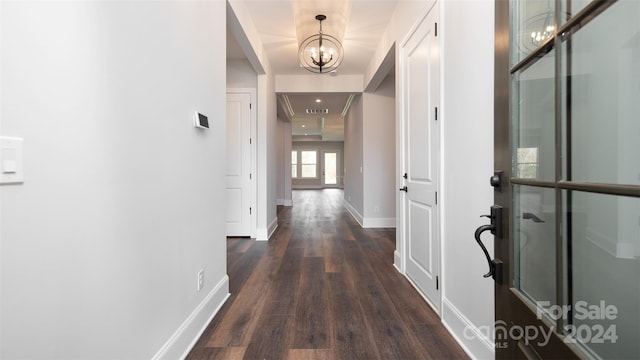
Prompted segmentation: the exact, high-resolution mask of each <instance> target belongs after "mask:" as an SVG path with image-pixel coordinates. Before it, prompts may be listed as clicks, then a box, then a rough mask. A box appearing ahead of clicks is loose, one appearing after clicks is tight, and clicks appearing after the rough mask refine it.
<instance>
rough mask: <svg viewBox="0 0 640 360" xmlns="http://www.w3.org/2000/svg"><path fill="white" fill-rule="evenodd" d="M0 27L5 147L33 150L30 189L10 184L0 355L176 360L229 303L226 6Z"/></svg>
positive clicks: (28, 9)
mask: <svg viewBox="0 0 640 360" xmlns="http://www.w3.org/2000/svg"><path fill="white" fill-rule="evenodd" d="M1 16H2V18H1V19H0V20H1V21H0V24H1V34H2V39H1V40H2V65H1V66H2V67H1V71H2V98H1V102H2V113H1V118H2V135H5V136H18V137H23V138H24V139H25V143H24V144H25V146H24V159H25V162H24V169H25V182H24V184H23V185H11V186H2V187H0V193H1V196H2V198H1V199H2V203H1V204H0V205H1V207H2V216H1V217H0V225H1V230H0V232H1V239H2V243H1V244H0V247H1V251H0V253H1V256H2V259H1V262H0V264H1V269H0V270H1V271H0V272H1V276H2V278H1V281H0V289H1V299H0V300H1V308H0V310H1V316H2V321H1V325H0V326H1V330H2V332H1V342H2V347H1V350H0V357H2V358H4V359H16V358H33V359H115V358H118V359H148V358H152V357H153V356H154V355H158V356H162V355H165V356H166V358H178V357H180V356H181V355H182V354H183V353H184V352H185V351H186V350H187V349H188V347H189V346H190V344H191V341H193V340H194V339H195V338H196V337H197V336H198V332H199V331H200V330H201V329H202V327H203V326H204V325H206V323H207V322H208V320H209V318H210V317H211V316H212V315H213V313H214V312H215V311H216V308H217V307H218V306H219V305H220V304H221V303H222V301H223V300H224V298H225V296H226V295H227V293H228V285H227V284H228V283H227V282H226V251H225V248H226V243H225V234H224V228H225V226H224V218H225V217H224V209H225V207H224V206H223V204H220V202H219V199H221V198H224V174H223V172H220V171H219V169H221V168H224V167H225V166H224V161H225V139H224V134H225V129H224V118H225V114H224V108H225V81H224V78H225V65H224V60H223V59H221V58H220V56H219V53H218V49H221V48H222V49H224V48H225V43H224V42H225V40H224V39H225V38H224V37H221V36H216V34H220V33H223V32H224V31H225V5H224V2H218V1H213V2H196V1H189V2H100V3H98V2H56V3H53V2H37V3H36V2H29V3H26V2H3V3H2V14H1ZM196 110H198V111H200V112H203V113H205V114H209V115H210V121H211V126H212V129H211V130H209V131H202V130H199V129H196V128H194V127H193V125H192V122H191V116H192V114H193V112H194V111H196ZM200 269H204V271H205V276H204V288H203V289H202V290H201V291H200V292H198V291H196V279H197V272H198V270H200ZM34 339H35V340H34Z"/></svg>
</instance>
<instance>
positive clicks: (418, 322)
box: [187, 189, 468, 360]
mask: <svg viewBox="0 0 640 360" xmlns="http://www.w3.org/2000/svg"><path fill="white" fill-rule="evenodd" d="M342 196H343V195H342V191H341V190H339V189H325V190H299V191H294V199H293V201H294V206H293V207H291V208H280V209H281V210H280V211H279V214H278V230H277V231H276V233H275V234H274V236H273V237H272V239H271V240H270V241H269V242H256V241H254V240H250V239H235V238H229V239H228V240H227V253H228V255H227V260H228V273H229V278H230V285H229V286H230V292H231V297H230V298H229V300H227V302H226V303H225V305H224V306H223V307H222V309H221V310H220V311H219V313H218V314H217V315H216V316H215V318H214V319H213V321H212V322H211V323H210V324H209V326H208V327H207V329H206V330H205V332H204V333H203V335H202V336H201V338H200V339H199V340H198V342H197V343H196V345H195V346H194V348H193V350H192V351H191V353H190V354H189V355H188V357H187V359H191V360H203V359H216V360H217V359H261V360H262V359H268V360H271V359H273V360H278V359H291V360H305V359H309V360H313V359H318V360H329V359H331V360H333V359H366V360H369V359H380V360H391V359H467V358H468V357H467V356H466V354H465V353H464V351H463V350H462V349H461V348H460V347H459V346H458V344H457V343H456V342H455V340H454V339H453V338H452V337H451V335H450V334H449V333H448V332H447V330H446V329H445V328H444V327H443V326H442V324H441V323H440V319H439V318H438V316H437V315H436V314H435V313H434V312H433V311H432V310H431V308H430V307H429V306H428V305H427V304H426V303H425V302H424V300H423V299H422V298H421V297H420V295H419V294H418V293H417V292H416V290H415V289H414V288H413V287H412V286H411V285H410V284H409V282H408V281H407V280H406V279H405V278H404V277H403V276H402V275H400V274H399V273H398V272H397V271H396V269H395V268H394V267H393V265H392V264H393V251H394V250H395V229H362V228H361V227H360V226H359V225H358V224H357V223H356V222H355V221H354V220H353V219H352V218H351V216H350V215H349V214H348V213H347V212H346V210H345V209H344V207H343V205H342Z"/></svg>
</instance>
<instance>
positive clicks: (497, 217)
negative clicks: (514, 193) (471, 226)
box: [474, 205, 502, 284]
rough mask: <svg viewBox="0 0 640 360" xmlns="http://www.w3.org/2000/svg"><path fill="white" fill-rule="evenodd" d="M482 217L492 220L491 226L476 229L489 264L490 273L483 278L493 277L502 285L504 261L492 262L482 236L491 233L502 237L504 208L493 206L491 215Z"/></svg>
mask: <svg viewBox="0 0 640 360" xmlns="http://www.w3.org/2000/svg"><path fill="white" fill-rule="evenodd" d="M481 217H488V218H489V219H490V220H491V224H489V225H482V226H480V227H479V228H477V229H476V232H475V234H474V235H475V238H476V242H477V243H478V245H479V246H480V249H482V252H483V253H484V256H485V257H486V258H487V263H488V264H489V272H488V273H486V274H484V275H483V277H485V278H488V277H491V278H493V279H495V280H496V282H498V283H499V284H501V283H502V261H500V260H499V259H494V260H491V256H489V252H488V251H487V248H486V247H485V246H484V244H483V243H482V239H480V236H481V235H482V233H483V232H485V231H487V230H488V231H491V233H492V234H494V235H495V236H496V238H500V237H502V207H501V206H497V205H493V206H491V215H482V216H481Z"/></svg>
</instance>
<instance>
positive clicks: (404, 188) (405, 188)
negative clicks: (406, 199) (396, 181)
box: [398, 186, 408, 192]
mask: <svg viewBox="0 0 640 360" xmlns="http://www.w3.org/2000/svg"><path fill="white" fill-rule="evenodd" d="M398 190H400V191H404V192H408V190H407V187H406V186H403V187H401V188H400V189H398Z"/></svg>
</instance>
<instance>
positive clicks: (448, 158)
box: [440, 0, 494, 359]
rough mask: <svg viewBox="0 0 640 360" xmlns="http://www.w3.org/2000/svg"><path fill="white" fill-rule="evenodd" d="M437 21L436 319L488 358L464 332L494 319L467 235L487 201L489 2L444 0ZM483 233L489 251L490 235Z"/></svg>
mask: <svg viewBox="0 0 640 360" xmlns="http://www.w3.org/2000/svg"><path fill="white" fill-rule="evenodd" d="M440 28H441V29H442V30H441V32H440V34H441V36H442V37H441V40H440V41H441V44H442V68H441V71H442V74H441V75H442V77H441V78H442V93H441V95H442V100H441V101H442V109H441V112H440V113H441V116H442V117H441V119H442V122H441V126H442V130H441V131H442V146H443V153H442V164H443V169H442V170H443V176H442V182H441V184H442V186H441V191H442V213H441V216H442V227H441V230H442V231H441V233H442V251H443V261H442V264H443V274H442V286H443V292H442V294H443V295H442V320H443V322H444V323H445V324H446V325H447V326H448V327H449V329H450V330H451V331H452V332H453V334H454V336H456V337H457V338H458V340H459V341H461V342H462V344H463V346H464V347H465V348H466V349H467V351H469V352H470V353H471V354H472V355H473V356H474V357H477V358H481V359H486V358H493V343H492V342H491V341H490V340H489V339H487V338H486V337H484V336H481V335H480V334H476V336H475V337H472V339H468V338H467V337H465V335H464V329H465V328H466V327H469V328H470V329H472V330H478V329H479V328H480V327H481V326H492V324H493V322H494V293H493V287H494V284H493V281H492V280H491V279H485V278H483V277H482V274H484V273H485V272H486V271H487V269H488V265H487V262H486V260H485V258H484V256H483V254H482V251H481V250H480V248H479V247H478V245H477V244H476V243H475V241H474V238H473V234H474V231H475V229H476V228H477V227H478V226H480V225H482V224H486V223H487V221H486V219H485V218H482V219H481V218H480V217H479V216H480V215H482V214H487V213H488V212H489V207H490V206H491V204H493V189H492V188H491V186H489V181H488V179H489V177H490V176H491V175H492V174H493V44H494V42H493V39H494V5H493V1H490V0H464V1H460V0H444V1H443V2H442V4H441V27H440ZM469 29H473V36H470V34H469ZM483 240H484V243H485V245H486V247H487V248H488V249H490V252H491V253H493V251H492V249H493V241H492V239H491V236H490V235H485V236H483ZM491 329H493V327H491ZM467 334H469V332H468V331H467Z"/></svg>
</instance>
